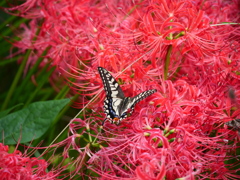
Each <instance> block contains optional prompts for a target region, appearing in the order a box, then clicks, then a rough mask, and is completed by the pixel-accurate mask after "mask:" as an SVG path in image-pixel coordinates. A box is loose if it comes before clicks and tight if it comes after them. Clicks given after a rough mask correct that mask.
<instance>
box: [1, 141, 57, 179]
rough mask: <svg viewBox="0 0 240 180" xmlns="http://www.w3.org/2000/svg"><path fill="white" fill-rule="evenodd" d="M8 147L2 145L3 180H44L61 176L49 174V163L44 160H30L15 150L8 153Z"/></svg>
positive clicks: (51, 172)
mask: <svg viewBox="0 0 240 180" xmlns="http://www.w3.org/2000/svg"><path fill="white" fill-rule="evenodd" d="M8 150H9V149H8V146H4V145H3V144H2V143H0V177H1V178H0V179H1V180H20V179H24V180H42V179H55V178H56V177H57V176H58V175H59V174H58V173H56V172H53V171H49V172H47V167H48V163H47V162H46V161H45V160H43V159H37V158H30V157H27V155H23V154H22V153H21V152H20V151H18V150H15V151H14V152H13V153H8Z"/></svg>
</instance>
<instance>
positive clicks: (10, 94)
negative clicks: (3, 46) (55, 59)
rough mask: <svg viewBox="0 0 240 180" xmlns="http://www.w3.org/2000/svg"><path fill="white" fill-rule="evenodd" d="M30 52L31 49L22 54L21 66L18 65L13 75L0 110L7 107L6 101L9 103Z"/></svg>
mask: <svg viewBox="0 0 240 180" xmlns="http://www.w3.org/2000/svg"><path fill="white" fill-rule="evenodd" d="M31 52H32V50H28V51H27V53H26V55H25V56H24V59H23V61H22V63H21V66H20V67H19V69H18V72H17V74H16V76H15V78H14V80H13V83H12V85H11V87H10V90H9V91H8V94H7V97H6V99H5V100H4V103H3V105H2V108H1V110H4V109H6V108H7V106H8V103H9V101H10V99H11V97H12V95H13V92H14V90H15V89H16V87H17V84H18V81H19V79H20V77H21V75H22V73H23V70H24V67H25V65H26V63H27V60H28V57H29V55H30V53H31Z"/></svg>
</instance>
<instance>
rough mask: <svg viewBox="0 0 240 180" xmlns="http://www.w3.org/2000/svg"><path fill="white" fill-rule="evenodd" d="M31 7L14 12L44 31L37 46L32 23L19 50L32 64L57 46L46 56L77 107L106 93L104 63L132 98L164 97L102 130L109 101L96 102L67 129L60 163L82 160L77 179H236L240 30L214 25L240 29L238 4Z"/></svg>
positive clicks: (162, 0) (161, 0) (167, 0)
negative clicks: (75, 95) (75, 96)
mask: <svg viewBox="0 0 240 180" xmlns="http://www.w3.org/2000/svg"><path fill="white" fill-rule="evenodd" d="M28 3H30V1H27V3H25V6H24V5H22V6H19V7H17V8H15V9H18V10H19V11H23V12H22V14H21V15H23V16H24V17H28V18H33V17H35V18H41V20H42V21H43V23H42V26H41V27H40V33H39V34H38V35H37V36H36V37H37V38H36V40H35V41H34V42H33V41H32V39H31V38H32V37H33V36H35V32H36V29H37V27H36V24H37V23H36V22H37V20H39V19H33V20H32V22H31V26H30V28H27V27H26V26H23V27H24V33H23V34H22V41H20V42H16V43H15V45H16V46H17V47H19V48H21V50H20V51H21V52H22V51H23V50H25V49H27V48H31V49H34V50H35V51H36V54H34V55H31V58H30V62H29V64H32V63H34V62H35V59H36V56H40V54H42V52H43V51H44V50H45V49H46V48H47V47H49V46H51V49H50V50H49V52H48V54H47V55H46V57H47V58H49V59H52V61H53V65H58V69H57V72H61V73H62V74H61V75H62V76H64V77H66V78H69V77H71V78H73V79H74V81H72V80H68V81H69V82H71V84H72V85H73V86H72V89H73V91H74V92H75V91H80V94H81V95H82V96H81V99H80V103H81V107H83V106H84V105H86V104H87V103H88V102H89V99H90V98H91V97H93V95H96V94H98V93H100V92H101V88H100V87H102V82H101V80H100V77H99V74H98V73H97V67H98V66H103V67H105V68H106V69H108V70H109V71H110V72H111V74H112V75H113V76H114V77H115V76H117V75H118V77H117V81H118V82H119V84H120V86H121V88H122V89H123V91H124V93H125V95H126V96H133V95H136V94H137V93H138V90H141V91H144V90H147V89H151V88H153V87H154V88H156V89H157V90H158V92H157V93H155V94H154V95H152V96H151V97H149V98H148V99H147V100H146V101H143V102H140V103H139V104H138V105H136V108H135V113H133V115H132V116H131V117H129V118H128V119H126V120H125V121H123V122H122V124H121V125H120V126H118V127H116V126H115V125H112V124H106V125H105V127H104V128H103V130H104V132H102V133H100V132H99V131H98V124H101V122H99V121H100V120H101V118H100V117H99V115H102V114H103V113H102V111H100V112H99V110H102V105H103V103H102V99H103V96H101V98H100V99H101V100H100V101H98V103H93V104H92V105H91V108H92V111H93V112H99V113H95V114H93V115H90V117H89V118H85V119H84V120H81V119H75V121H74V122H72V123H71V125H70V132H71V134H69V138H68V139H66V140H64V141H62V142H61V143H59V144H57V145H61V146H65V149H64V153H63V157H70V153H69V152H70V150H72V149H73V150H76V151H77V152H78V153H79V156H78V157H77V159H76V160H75V161H74V163H76V164H77V167H76V171H75V173H76V174H78V175H80V176H83V177H84V173H83V168H84V167H87V168H88V169H91V170H92V171H93V172H96V173H97V174H98V175H99V176H101V178H103V179H124V178H126V179H164V178H165V179H176V178H182V179H196V178H197V179H228V178H232V179H234V178H235V179H239V178H240V177H239V176H238V175H235V174H236V172H237V171H238V170H232V169H231V168H228V167H227V165H226V164H225V161H227V160H230V159H233V158H236V157H235V155H234V154H233V153H231V152H235V151H236V150H237V148H239V147H238V146H237V142H236V140H237V138H235V137H236V136H237V132H235V131H234V129H231V130H230V129H227V127H226V125H225V124H224V123H225V122H227V121H230V120H233V119H239V117H240V114H239V110H238V109H237V108H239V107H238V106H239V84H240V77H239V74H240V72H239V65H240V61H239V57H240V56H239V52H240V46H239V28H238V27H235V26H231V25H224V26H214V24H216V23H221V22H228V21H234V22H239V16H236V14H237V9H238V8H237V2H236V1H221V0H220V1H217V2H215V1H209V0H207V1H201V0H199V1H187V0H186V1H185V0H184V1H178V0H151V1H135V4H134V3H133V2H130V1H128V2H127V1H121V2H118V3H119V4H118V3H116V1H80V2H78V1H58V2H56V1H43V3H41V4H38V6H39V8H38V11H35V12H33V11H29V9H28V8H26V6H27V5H29V4H28ZM120 7H121V8H120ZM15 9H12V10H15ZM232 10H233V12H234V13H235V15H234V13H232ZM37 14H38V15H37ZM22 42H25V43H22ZM166 66H167V70H166V69H164V68H165V67H166ZM123 70H124V71H123ZM163 72H164V73H163ZM165 73H166V74H165ZM163 74H164V75H163ZM165 75H166V76H165ZM141 91H140V92H141ZM230 91H234V96H230V95H229V92H230ZM230 93H231V92H230ZM148 100H149V101H150V102H149V101H148ZM147 102H149V104H147ZM98 122H99V123H98ZM86 136H87V137H88V139H87V138H86ZM82 139H84V143H83V145H82V144H81V143H79V144H80V145H79V144H77V143H76V142H78V140H79V141H80V142H82ZM86 139H87V140H86ZM236 165H239V163H238V164H231V165H230V166H236ZM92 174H94V173H92ZM92 174H91V175H92ZM90 177H91V176H90V175H89V178H90Z"/></svg>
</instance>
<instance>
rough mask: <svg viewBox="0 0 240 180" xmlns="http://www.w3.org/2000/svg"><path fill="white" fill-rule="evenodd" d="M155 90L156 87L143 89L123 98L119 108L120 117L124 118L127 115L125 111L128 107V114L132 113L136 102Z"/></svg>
mask: <svg viewBox="0 0 240 180" xmlns="http://www.w3.org/2000/svg"><path fill="white" fill-rule="evenodd" d="M156 91H157V90H156V89H151V90H148V91H144V92H142V93H140V94H138V95H136V96H135V97H133V98H130V97H127V98H125V99H124V101H123V103H122V106H121V109H120V114H121V119H124V118H126V117H127V112H128V110H129V109H130V114H132V112H133V110H134V107H135V105H136V104H137V103H138V102H140V101H142V100H143V99H145V98H147V97H148V96H150V95H151V94H153V93H155V92H156Z"/></svg>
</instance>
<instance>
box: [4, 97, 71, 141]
mask: <svg viewBox="0 0 240 180" xmlns="http://www.w3.org/2000/svg"><path fill="white" fill-rule="evenodd" d="M69 101H70V99H61V100H52V101H43V102H35V103H32V104H30V105H29V106H28V107H26V108H24V109H22V110H20V111H17V112H14V113H11V114H9V115H7V116H5V117H3V118H0V141H2V140H3V138H4V144H16V143H17V141H18V140H19V139H20V143H25V142H29V141H32V140H34V139H36V138H39V137H41V136H42V135H43V134H44V133H45V132H46V131H47V129H48V128H49V127H50V125H51V123H52V122H53V120H54V119H55V117H56V116H57V115H58V113H59V112H60V110H61V109H62V108H63V107H64V106H65V105H66V104H67V103H69Z"/></svg>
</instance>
